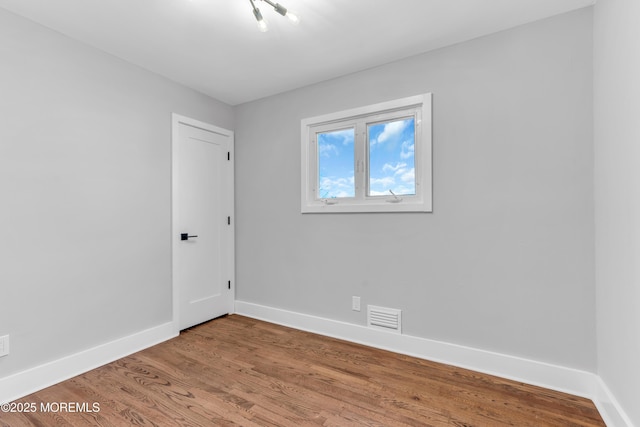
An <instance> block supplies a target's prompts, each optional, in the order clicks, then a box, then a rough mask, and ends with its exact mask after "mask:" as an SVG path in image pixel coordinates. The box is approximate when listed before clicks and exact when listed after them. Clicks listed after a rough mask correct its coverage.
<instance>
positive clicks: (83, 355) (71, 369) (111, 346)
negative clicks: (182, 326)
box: [0, 322, 177, 403]
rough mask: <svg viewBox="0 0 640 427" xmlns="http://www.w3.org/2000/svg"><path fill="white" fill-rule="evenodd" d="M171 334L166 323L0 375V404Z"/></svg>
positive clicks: (173, 330)
mask: <svg viewBox="0 0 640 427" xmlns="http://www.w3.org/2000/svg"><path fill="white" fill-rule="evenodd" d="M175 336H177V333H176V330H175V327H174V325H173V323H172V322H169V323H165V324H162V325H159V326H156V327H153V328H150V329H147V330H144V331H141V332H137V333H135V334H132V335H129V336H126V337H124V338H120V339H117V340H114V341H111V342H108V343H105V344H101V345H99V346H96V347H93V348H90V349H87V350H84V351H81V352H79V353H75V354H72V355H70V356H67V357H63V358H61V359H58V360H54V361H52V362H49V363H45V364H44V365H40V366H36V367H35V368H31V369H28V370H26V371H22V372H18V373H16V374H13V375H10V376H8V377H5V378H0V403H7V402H12V401H14V400H16V399H19V398H21V397H24V396H26V395H29V394H31V393H34V392H36V391H38V390H42V389H43V388H46V387H49V386H51V385H53V384H56V383H59V382H61V381H64V380H67V379H69V378H73V377H75V376H77V375H80V374H82V373H84V372H87V371H90V370H91V369H95V368H97V367H99V366H102V365H105V364H107V363H110V362H113V361H114V360H117V359H120V358H122V357H125V356H128V355H130V354H132V353H135V352H137V351H140V350H143V349H145V348H148V347H151V346H153V345H156V344H159V343H161V342H163V341H166V340H168V339H171V338H173V337H175Z"/></svg>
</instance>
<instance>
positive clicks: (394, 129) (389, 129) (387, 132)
mask: <svg viewBox="0 0 640 427" xmlns="http://www.w3.org/2000/svg"><path fill="white" fill-rule="evenodd" d="M409 123H410V120H399V121H396V122H390V123H386V124H385V125H384V129H383V130H382V132H381V133H380V135H378V139H377V140H376V143H382V142H385V141H388V140H389V139H393V138H397V137H399V136H400V135H401V134H402V132H403V131H404V130H405V128H406V127H407V126H408V125H409Z"/></svg>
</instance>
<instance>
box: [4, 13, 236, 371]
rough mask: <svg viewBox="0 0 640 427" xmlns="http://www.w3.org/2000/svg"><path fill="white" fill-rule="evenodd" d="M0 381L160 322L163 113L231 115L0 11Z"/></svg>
mask: <svg viewBox="0 0 640 427" xmlns="http://www.w3.org/2000/svg"><path fill="white" fill-rule="evenodd" d="M0 61H1V65H0V121H1V125H0V197H1V198H0V204H1V209H0V224H1V227H2V231H1V233H0V236H1V238H0V335H4V334H10V335H11V354H10V355H9V356H8V357H3V358H0V377H4V376H6V375H8V374H11V373H14V372H18V371H21V370H23V369H26V368H29V367H32V366H36V365H39V364H42V363H44V362H47V361H49V360H54V359H58V358H60V357H62V356H64V355H68V354H73V353H76V352H78V351H81V350H84V349H86V348H90V347H93V346H95V345H98V344H102V343H104V342H108V341H110V340H113V339H116V338H119V337H123V336H127V335H130V334H132V333H135V332H138V331H141V330H144V329H146V328H149V327H153V326H157V325H159V324H162V323H164V322H169V321H171V316H172V310H171V244H170V234H169V233H170V226H171V216H170V215H171V204H170V203H171V201H170V195H171V193H170V191H171V159H170V153H171V139H170V138H171V112H177V113H180V114H184V115H187V116H191V117H194V118H196V119H200V120H203V121H207V122H212V123H214V124H216V125H219V126H222V127H225V128H229V129H233V126H234V121H233V114H234V112H233V109H232V108H231V107H229V106H227V105H224V104H221V103H219V102H217V101H214V100H213V99H211V98H208V97H206V96H204V95H201V94H198V93H196V92H194V91H192V90H189V89H186V88H184V87H182V86H179V85H177V84H175V83H172V82H169V81H168V80H165V79H163V78H161V77H158V76H156V75H154V74H151V73H149V72H146V71H144V70H142V69H140V68H137V67H135V66H132V65H130V64H128V63H126V62H123V61H120V60H118V59H115V58H114V57H111V56H109V55H106V54H103V53H101V52H99V51H97V50H95V49H93V48H90V47H87V46H85V45H82V44H80V43H77V42H75V41H72V40H70V39H68V38H66V37H64V36H62V35H60V34H58V33H55V32H53V31H50V30H48V29H45V28H44V27H42V26H39V25H36V24H34V23H31V22H29V21H26V20H24V19H22V18H19V17H17V16H15V15H12V14H10V13H8V12H6V11H4V10H3V9H0Z"/></svg>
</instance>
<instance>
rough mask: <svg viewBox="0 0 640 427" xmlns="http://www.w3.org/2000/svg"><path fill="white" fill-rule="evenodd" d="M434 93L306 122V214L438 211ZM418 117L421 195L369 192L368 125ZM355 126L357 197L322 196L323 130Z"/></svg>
mask: <svg viewBox="0 0 640 427" xmlns="http://www.w3.org/2000/svg"><path fill="white" fill-rule="evenodd" d="M431 99H432V95H431V93H425V94H422V95H416V96H410V97H407V98H401V99H396V100H393V101H387V102H382V103H378V104H373V105H368V106H364V107H359V108H353V109H349V110H344V111H339V112H336V113H331V114H325V115H321V116H316V117H310V118H305V119H303V120H302V121H301V141H302V147H301V148H302V151H301V171H302V174H301V190H302V191H301V213H303V214H304V213H333V212H335V213H338V212H432V192H433V191H432V131H431V127H432V118H431V113H432V111H431V108H432V107H431ZM412 116H413V117H414V127H415V134H414V135H415V138H414V168H415V193H416V194H415V195H402V196H398V197H394V196H393V195H391V194H389V195H388V196H386V195H385V196H369V195H368V194H369V192H370V188H369V185H370V167H369V158H370V156H369V135H368V133H369V129H368V125H372V124H375V123H381V122H391V121H395V120H401V119H403V118H409V117H412ZM352 127H353V128H354V129H355V140H354V163H355V164H354V182H355V184H354V185H355V197H340V198H318V197H317V194H316V193H317V191H318V187H319V185H318V176H319V174H318V168H319V166H318V162H319V156H318V148H317V134H318V133H326V132H332V131H336V130H340V129H347V128H352Z"/></svg>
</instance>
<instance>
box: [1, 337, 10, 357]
mask: <svg viewBox="0 0 640 427" xmlns="http://www.w3.org/2000/svg"><path fill="white" fill-rule="evenodd" d="M7 354H9V335H5V336H3V337H0V357H2V356H6V355H7Z"/></svg>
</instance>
